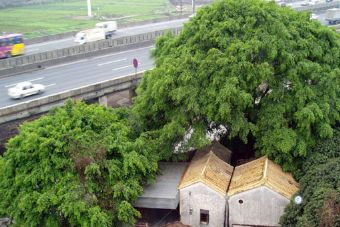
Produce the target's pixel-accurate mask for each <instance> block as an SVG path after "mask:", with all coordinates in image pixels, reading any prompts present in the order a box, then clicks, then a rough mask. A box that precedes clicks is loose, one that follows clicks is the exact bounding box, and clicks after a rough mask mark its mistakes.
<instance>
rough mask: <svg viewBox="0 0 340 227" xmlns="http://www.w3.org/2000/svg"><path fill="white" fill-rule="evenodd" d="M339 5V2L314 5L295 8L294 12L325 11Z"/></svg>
mask: <svg viewBox="0 0 340 227" xmlns="http://www.w3.org/2000/svg"><path fill="white" fill-rule="evenodd" d="M339 5H340V1H333V2H324V3H319V4H315V5H309V6H301V7H297V8H295V10H297V11H315V10H325V9H331V8H335V7H339Z"/></svg>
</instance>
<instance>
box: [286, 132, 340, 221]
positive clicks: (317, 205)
mask: <svg viewBox="0 0 340 227" xmlns="http://www.w3.org/2000/svg"><path fill="white" fill-rule="evenodd" d="M303 173H304V175H303V176H302V177H301V179H300V191H299V194H300V195H301V196H302V198H303V202H302V204H295V203H294V202H291V204H289V206H288V207H287V208H286V212H285V214H284V215H283V217H282V218H281V225H282V227H319V226H322V227H340V129H339V128H337V129H336V130H335V132H334V137H333V138H331V139H327V140H323V141H320V142H318V144H317V146H316V147H315V148H314V149H313V152H312V154H311V155H310V156H309V157H308V158H307V159H306V161H305V163H304V165H303Z"/></svg>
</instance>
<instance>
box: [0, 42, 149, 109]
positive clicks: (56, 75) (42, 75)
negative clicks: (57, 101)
mask: <svg viewBox="0 0 340 227" xmlns="http://www.w3.org/2000/svg"><path fill="white" fill-rule="evenodd" d="M152 48H153V46H149V47H143V48H139V49H134V50H128V51H122V52H116V53H112V54H108V55H103V56H97V57H92V58H87V59H83V60H80V61H75V62H69V63H66V64H61V65H56V66H52V67H49V68H46V69H43V70H39V71H34V72H30V73H24V74H19V75H15V76H11V77H6V78H2V79H0V108H4V107H7V106H10V105H15V104H18V103H21V102H26V101H29V100H33V99H37V98H41V97H44V96H47V95H52V94H55V93H59V92H63V91H67V90H70V89H75V88H79V87H82V86H85V85H89V84H93V83H97V82H100V81H104V80H109V79H113V78H116V77H121V76H124V75H128V74H132V73H134V72H135V69H134V67H133V65H132V61H133V59H134V58H137V59H138V61H139V68H138V71H139V72H140V71H144V70H148V69H151V68H153V59H151V56H150V50H151V49H152ZM23 81H32V83H39V84H43V85H45V86H46V92H44V93H43V94H39V95H33V96H30V97H26V98H23V99H19V100H13V99H11V98H10V97H9V96H8V95H7V90H8V88H10V87H12V86H15V84H17V83H19V82H23Z"/></svg>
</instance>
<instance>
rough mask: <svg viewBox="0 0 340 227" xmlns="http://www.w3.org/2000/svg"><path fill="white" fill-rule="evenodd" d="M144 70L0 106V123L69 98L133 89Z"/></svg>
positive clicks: (22, 116)
mask: <svg viewBox="0 0 340 227" xmlns="http://www.w3.org/2000/svg"><path fill="white" fill-rule="evenodd" d="M143 75H144V72H139V73H137V74H129V75H126V76H122V77H118V78H114V79H110V80H105V81H101V82H97V83H93V84H89V85H85V86H82V87H79V88H74V89H71V90H68V91H63V92H59V93H56V94H52V95H48V96H44V97H41V98H38V99H34V100H28V101H26V102H22V103H19V104H15V105H11V106H7V107H2V108H0V124H3V123H6V122H10V121H14V120H18V119H22V118H27V117H30V116H33V115H36V114H41V113H46V112H48V111H49V110H51V109H53V108H55V107H59V106H63V105H64V103H65V102H66V101H67V100H68V99H69V98H73V99H76V100H91V99H94V98H99V97H102V96H104V95H108V94H112V93H115V92H119V91H124V90H129V89H134V88H135V86H136V82H138V81H139V80H141V78H142V77H143Z"/></svg>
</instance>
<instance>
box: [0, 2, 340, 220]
mask: <svg viewBox="0 0 340 227" xmlns="http://www.w3.org/2000/svg"><path fill="white" fill-rule="evenodd" d="M339 38H340V36H339V35H338V34H337V33H336V32H335V31H334V30H332V29H331V28H328V27H325V26H322V25H321V24H320V23H319V22H317V21H314V20H310V19H309V15H308V14H307V13H298V12H295V11H294V10H292V9H290V8H281V7H279V6H277V5H276V4H275V3H274V2H270V3H266V2H264V1H261V0H224V1H218V2H216V3H214V4H213V5H211V6H207V7H203V8H202V9H201V10H199V11H198V13H197V15H196V16H195V17H194V18H192V19H191V20H190V21H189V22H188V23H187V24H186V25H185V26H184V30H183V31H182V33H181V34H180V35H179V36H176V37H174V36H171V35H170V34H169V35H167V36H164V37H162V38H160V39H158V41H157V43H156V48H155V50H154V52H153V56H154V58H155V63H156V67H155V68H154V69H153V70H151V71H149V72H146V73H145V75H144V77H143V79H142V81H141V84H140V86H139V87H138V89H137V97H136V98H135V100H134V105H133V106H132V107H131V108H130V109H124V108H123V109H120V108H118V109H115V110H113V109H111V108H104V107H100V106H98V105H89V106H87V105H85V104H84V103H73V102H68V103H67V105H66V106H65V107H63V108H59V109H56V110H54V111H52V112H51V113H50V114H49V115H47V116H44V117H42V118H40V119H39V120H36V121H34V122H31V123H26V124H24V125H23V126H22V127H21V130H20V134H19V135H18V136H16V137H15V138H13V139H11V140H10V141H9V143H8V145H7V152H6V153H5V154H4V157H2V158H0V201H2V203H0V215H8V216H10V217H12V218H14V220H16V222H17V224H18V226H53V227H54V226H55V227H59V226H75V227H88V226H90V227H95V226H104V227H105V226H112V223H113V226H128V225H132V224H133V223H134V221H135V218H136V217H138V215H139V214H138V212H137V211H136V210H135V209H134V208H133V207H132V203H133V201H134V200H135V199H136V198H137V197H138V195H140V194H141V193H142V185H143V184H144V183H145V182H147V181H149V180H152V179H153V178H154V176H155V174H156V172H157V162H158V161H159V160H166V159H172V158H174V156H175V155H176V154H174V153H175V152H174V150H175V151H176V152H177V153H178V152H185V151H187V149H188V148H193V147H194V148H200V147H202V146H204V145H206V144H207V143H209V141H208V139H207V137H206V135H207V133H212V132H213V133H214V134H215V136H219V137H227V138H228V139H229V140H231V141H233V140H237V141H239V140H241V141H243V143H245V144H247V143H248V142H249V141H250V138H251V140H252V142H253V141H254V146H252V151H253V152H254V153H256V155H257V156H261V155H267V156H268V157H269V158H270V159H271V160H273V161H275V162H276V163H279V164H280V165H282V166H283V167H284V169H286V170H289V171H292V172H293V173H294V174H295V177H296V178H297V179H298V180H299V181H300V182H301V190H300V192H299V194H300V195H301V196H302V198H303V202H302V204H300V205H296V204H293V203H292V204H291V205H289V207H288V208H287V212H286V215H285V216H284V217H283V218H282V220H281V223H282V227H293V226H294V227H295V226H296V227H307V226H308V227H309V226H310V227H314V226H315V227H316V226H327V227H328V226H336V227H338V226H339V193H340V187H339V184H340V181H339V171H340V169H339V168H340V166H339V163H340V162H339V161H340V160H339V157H340V149H339V141H340V130H339V129H337V124H338V123H339V120H340V69H339V66H340V41H339ZM252 144H253V143H252ZM178 157H179V156H177V155H176V158H178Z"/></svg>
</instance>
